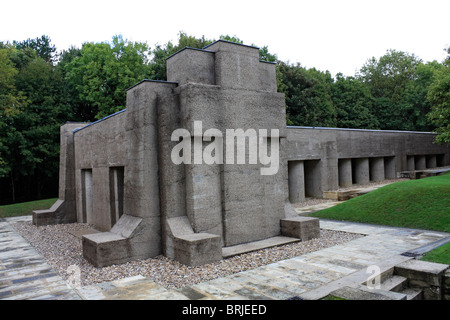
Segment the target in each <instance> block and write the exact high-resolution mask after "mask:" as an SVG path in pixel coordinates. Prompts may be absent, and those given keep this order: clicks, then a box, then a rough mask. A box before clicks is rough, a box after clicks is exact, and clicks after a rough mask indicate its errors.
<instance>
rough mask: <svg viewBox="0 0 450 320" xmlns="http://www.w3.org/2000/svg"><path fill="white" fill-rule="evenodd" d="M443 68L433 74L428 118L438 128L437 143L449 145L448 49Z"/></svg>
mask: <svg viewBox="0 0 450 320" xmlns="http://www.w3.org/2000/svg"><path fill="white" fill-rule="evenodd" d="M446 51H447V53H448V56H447V58H446V59H445V61H444V63H443V67H442V68H440V69H439V70H437V71H436V72H435V74H434V78H433V82H432V83H431V85H430V87H429V90H428V94H427V98H428V100H429V101H430V103H431V106H432V107H431V112H430V113H429V118H430V119H431V120H432V121H433V123H434V124H435V125H436V126H437V127H438V128H437V130H436V131H437V132H438V133H439V135H438V136H437V137H436V142H438V143H450V47H448V48H447V49H446Z"/></svg>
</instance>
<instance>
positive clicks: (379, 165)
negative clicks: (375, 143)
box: [369, 157, 384, 181]
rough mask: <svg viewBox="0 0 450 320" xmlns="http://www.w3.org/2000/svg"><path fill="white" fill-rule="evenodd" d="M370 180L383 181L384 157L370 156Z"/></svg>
mask: <svg viewBox="0 0 450 320" xmlns="http://www.w3.org/2000/svg"><path fill="white" fill-rule="evenodd" d="M369 165H370V180H371V181H383V180H384V158H383V157H377V158H370V160H369Z"/></svg>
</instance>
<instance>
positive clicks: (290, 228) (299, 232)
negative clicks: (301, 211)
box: [281, 217, 320, 241]
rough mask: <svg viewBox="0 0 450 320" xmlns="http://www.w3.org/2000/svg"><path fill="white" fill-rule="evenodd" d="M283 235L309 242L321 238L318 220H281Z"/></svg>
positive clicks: (307, 218)
mask: <svg viewBox="0 0 450 320" xmlns="http://www.w3.org/2000/svg"><path fill="white" fill-rule="evenodd" d="M281 234H282V235H283V236H286V237H292V238H298V239H301V240H302V241H308V240H311V239H314V238H319V237H320V223H319V219H318V218H312V217H294V218H288V219H282V220H281Z"/></svg>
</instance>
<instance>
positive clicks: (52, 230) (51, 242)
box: [13, 222, 362, 288]
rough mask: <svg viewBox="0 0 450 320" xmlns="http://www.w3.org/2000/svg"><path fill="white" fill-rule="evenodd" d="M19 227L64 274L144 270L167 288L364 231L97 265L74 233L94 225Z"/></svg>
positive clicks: (94, 278) (93, 277) (100, 277)
mask: <svg viewBox="0 0 450 320" xmlns="http://www.w3.org/2000/svg"><path fill="white" fill-rule="evenodd" d="M13 227H14V228H15V229H16V230H17V232H18V233H19V234H21V235H22V237H24V238H25V239H26V240H27V241H28V242H29V243H30V244H31V245H32V246H34V247H35V249H36V251H38V252H39V253H40V254H41V255H42V256H43V257H44V258H45V259H46V260H47V261H48V262H49V263H50V264H51V265H52V267H53V268H54V269H55V270H56V271H57V272H58V273H59V274H60V275H61V276H62V277H63V278H64V279H66V280H67V279H68V278H69V276H70V275H71V274H72V271H71V270H72V269H69V270H68V268H69V267H70V266H72V265H76V266H78V267H79V268H80V271H81V285H82V286H87V285H91V284H95V283H101V282H105V281H112V280H117V279H122V278H126V277H131V276H137V275H142V276H145V277H147V278H150V279H152V280H153V281H154V282H156V283H158V284H160V285H162V286H164V287H166V288H181V287H184V286H187V285H192V284H195V283H199V282H203V281H208V280H212V279H215V278H218V277H223V276H227V275H230V274H233V273H237V272H241V271H245V270H249V269H254V268H257V267H260V266H263V265H267V264H270V263H273V262H276V261H280V260H284V259H289V258H293V257H296V256H300V255H303V254H306V253H309V252H313V251H317V250H320V249H324V248H327V247H331V246H335V245H337V244H341V243H344V242H347V241H350V240H353V239H356V238H359V237H362V235H359V234H354V233H346V232H339V231H331V230H321V231H320V238H318V239H313V240H310V241H304V242H298V243H292V244H287V245H283V246H278V247H273V248H268V249H262V250H259V251H254V252H250V253H245V254H241V255H237V256H233V257H230V258H227V259H223V260H221V261H218V262H215V263H210V264H205V265H202V266H198V267H190V266H186V265H183V264H181V263H179V262H177V261H174V260H171V259H169V258H167V257H164V256H162V255H161V256H157V257H155V258H151V259H146V260H139V261H133V262H129V263H125V264H121V265H112V266H108V267H104V268H95V267H94V266H92V265H91V264H90V263H89V262H87V261H86V260H85V259H84V258H83V256H82V246H81V239H80V238H79V237H77V236H75V235H73V234H80V233H83V232H86V231H90V230H93V227H92V226H90V225H87V224H83V223H73V224H64V225H51V226H42V227H36V226H34V225H32V224H31V222H16V223H14V224H13ZM68 271H69V272H68Z"/></svg>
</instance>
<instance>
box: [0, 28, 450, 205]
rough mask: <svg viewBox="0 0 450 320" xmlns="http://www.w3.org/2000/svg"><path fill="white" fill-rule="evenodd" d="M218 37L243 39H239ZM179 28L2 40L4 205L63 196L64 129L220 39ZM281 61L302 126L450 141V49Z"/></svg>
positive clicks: (119, 102) (280, 80)
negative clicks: (166, 32)
mask: <svg viewBox="0 0 450 320" xmlns="http://www.w3.org/2000/svg"><path fill="white" fill-rule="evenodd" d="M220 39H224V40H228V41H232V42H237V43H243V41H242V40H241V39H239V38H237V37H236V36H234V37H231V36H228V35H226V36H221V37H220ZM214 41H215V40H214V39H205V37H201V38H196V37H194V36H190V35H187V34H186V33H184V32H180V33H179V35H178V43H172V42H170V41H169V42H167V43H166V44H163V45H161V44H156V45H155V46H154V48H153V49H152V48H151V47H150V46H149V45H148V44H147V43H143V42H132V41H128V40H126V39H124V38H123V37H122V36H120V35H116V36H114V37H113V38H112V41H111V42H100V43H90V42H87V43H84V44H83V45H82V47H81V48H77V47H71V48H69V49H67V50H63V51H60V52H58V51H57V49H56V46H55V45H53V44H52V43H51V39H50V38H49V37H48V36H45V35H43V36H42V37H40V38H36V39H27V40H23V41H13V42H12V43H9V42H6V43H5V42H0V204H2V203H9V202H19V201H27V200H34V199H41V198H45V197H53V196H56V194H57V190H58V169H59V127H60V126H61V125H62V124H64V123H65V122H67V121H77V122H92V121H95V120H98V119H101V118H103V117H105V116H107V115H110V114H112V113H114V112H117V111H120V110H122V109H124V108H125V101H126V89H127V88H129V87H131V86H132V85H134V84H136V83H137V82H139V81H141V80H142V79H154V80H166V62H165V59H166V58H167V57H168V56H169V55H171V54H173V53H175V52H177V51H178V50H180V49H182V48H184V47H192V48H203V47H205V46H206V45H208V44H210V43H212V42H214ZM259 52H260V59H261V60H265V61H271V62H277V66H276V70H277V86H278V91H279V92H283V93H285V95H286V122H287V124H288V125H294V126H316V127H319V126H320V127H338V128H362V129H390V130H414V131H437V132H439V133H440V135H439V136H438V138H437V141H438V142H441V143H444V142H450V133H449V132H450V106H449V104H450V48H448V49H447V53H448V56H447V58H446V59H445V60H444V61H442V62H438V61H432V62H427V63H424V62H423V61H422V60H421V59H420V58H419V57H417V56H415V55H414V54H410V53H407V52H402V51H396V50H388V51H387V52H386V54H385V55H383V56H382V57H380V58H378V59H377V58H370V59H368V60H367V62H366V63H365V64H364V65H363V66H362V67H361V69H360V70H359V71H358V72H357V73H356V74H355V75H353V76H345V75H343V74H337V75H336V76H335V77H332V76H331V74H330V73H329V72H328V71H321V70H317V69H316V68H305V67H303V66H302V65H301V64H299V63H297V64H291V63H289V62H285V61H279V60H278V58H277V55H276V54H273V53H270V52H269V50H268V47H267V46H264V47H261V48H260V50H259Z"/></svg>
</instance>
